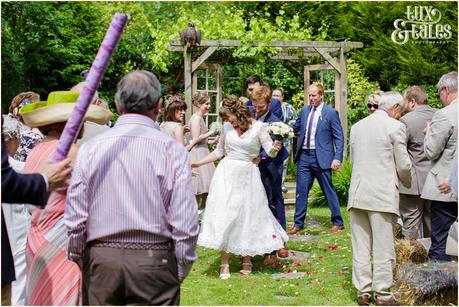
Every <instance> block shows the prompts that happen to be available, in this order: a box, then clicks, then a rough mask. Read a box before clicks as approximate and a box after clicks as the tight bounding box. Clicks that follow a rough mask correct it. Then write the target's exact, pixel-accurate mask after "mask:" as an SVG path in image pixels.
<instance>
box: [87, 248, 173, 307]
mask: <svg viewBox="0 0 459 307" xmlns="http://www.w3.org/2000/svg"><path fill="white" fill-rule="evenodd" d="M179 304H180V282H179V280H178V272H177V260H176V258H175V253H174V250H172V249H171V250H151V249H148V250H132V249H124V248H112V247H96V246H93V247H89V248H88V249H87V250H86V252H85V257H84V260H83V305H150V306H157V305H179Z"/></svg>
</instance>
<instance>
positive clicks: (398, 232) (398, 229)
mask: <svg viewBox="0 0 459 307" xmlns="http://www.w3.org/2000/svg"><path fill="white" fill-rule="evenodd" d="M402 230H403V227H402V225H400V224H399V223H395V224H394V238H395V239H403V233H402Z"/></svg>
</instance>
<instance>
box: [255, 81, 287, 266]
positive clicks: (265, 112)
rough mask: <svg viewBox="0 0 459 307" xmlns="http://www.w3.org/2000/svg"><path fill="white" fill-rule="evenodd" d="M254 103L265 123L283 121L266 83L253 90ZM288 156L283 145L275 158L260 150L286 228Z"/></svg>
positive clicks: (283, 253) (271, 200)
mask: <svg viewBox="0 0 459 307" xmlns="http://www.w3.org/2000/svg"><path fill="white" fill-rule="evenodd" d="M251 98H252V105H253V111H254V113H255V118H256V119H257V120H259V121H261V122H264V123H273V122H282V120H281V119H279V118H277V117H276V116H275V115H274V114H273V113H272V112H271V111H270V110H269V103H270V100H271V91H270V90H269V87H268V86H267V85H265V84H263V85H260V86H257V87H255V88H254V89H253V91H252V95H251ZM287 158H288V152H287V150H286V149H285V147H283V146H282V149H281V151H280V152H279V153H278V155H277V156H276V157H275V158H271V157H269V156H268V155H267V154H266V152H265V151H264V149H263V148H262V149H261V151H260V159H261V160H260V163H259V164H258V168H259V169H260V175H261V181H262V182H263V186H264V187H265V190H266V196H267V197H268V204H269V208H270V209H271V212H272V213H273V215H274V217H275V218H276V219H277V221H278V222H279V224H280V225H281V226H282V227H283V228H284V229H286V222H285V208H284V197H283V195H282V172H283V167H284V160H285V159H287ZM275 254H276V252H275V251H274V252H273V253H272V254H271V255H270V256H267V257H266V259H265V264H272V263H274V261H275V260H276V256H275ZM278 255H279V257H282V258H284V257H287V256H288V250H287V249H286V248H281V249H280V250H279V251H278Z"/></svg>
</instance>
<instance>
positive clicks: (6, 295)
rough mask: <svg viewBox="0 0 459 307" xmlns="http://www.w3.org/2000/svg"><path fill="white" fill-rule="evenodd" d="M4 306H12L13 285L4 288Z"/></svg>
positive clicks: (8, 284)
mask: <svg viewBox="0 0 459 307" xmlns="http://www.w3.org/2000/svg"><path fill="white" fill-rule="evenodd" d="M2 306H11V283H7V284H4V285H3V286H2Z"/></svg>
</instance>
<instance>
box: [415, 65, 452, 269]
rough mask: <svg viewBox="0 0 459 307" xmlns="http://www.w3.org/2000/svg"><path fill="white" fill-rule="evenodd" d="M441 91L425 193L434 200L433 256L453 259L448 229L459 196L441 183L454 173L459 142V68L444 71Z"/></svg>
mask: <svg viewBox="0 0 459 307" xmlns="http://www.w3.org/2000/svg"><path fill="white" fill-rule="evenodd" d="M437 90H438V95H439V96H440V100H441V101H442V103H443V105H444V108H442V109H440V110H438V111H437V112H436V113H435V114H434V116H433V117H432V122H431V123H430V125H427V127H426V136H425V140H424V152H425V154H426V157H427V158H428V159H429V160H431V161H432V168H431V170H430V172H429V173H428V175H427V178H426V182H425V184H424V188H423V190H422V194H421V197H422V198H425V199H430V200H431V201H432V203H431V206H430V214H431V223H432V229H431V240H432V245H431V246H430V250H429V260H431V261H449V260H451V257H450V256H449V255H447V254H446V253H445V248H446V238H447V237H448V231H449V228H450V227H451V225H452V224H453V223H454V221H455V220H456V219H457V196H455V195H454V194H453V193H451V192H449V193H446V194H444V193H441V191H440V190H439V186H440V185H441V183H442V182H443V181H444V180H445V179H448V178H449V177H450V173H451V163H452V161H453V158H454V154H455V151H456V143H457V117H458V116H457V72H455V71H454V72H449V73H447V74H444V75H443V76H442V77H441V78H440V80H439V81H438V83H437Z"/></svg>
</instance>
